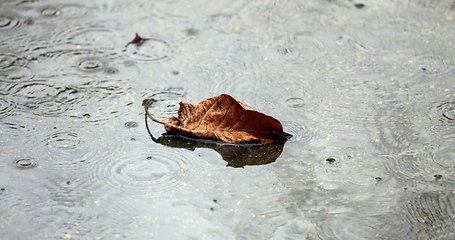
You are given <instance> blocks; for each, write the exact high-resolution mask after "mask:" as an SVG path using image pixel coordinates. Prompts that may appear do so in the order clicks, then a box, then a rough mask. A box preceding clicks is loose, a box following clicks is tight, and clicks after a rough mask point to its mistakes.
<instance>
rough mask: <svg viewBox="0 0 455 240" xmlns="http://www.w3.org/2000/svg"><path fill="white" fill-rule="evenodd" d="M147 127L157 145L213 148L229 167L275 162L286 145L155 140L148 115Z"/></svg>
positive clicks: (175, 137)
mask: <svg viewBox="0 0 455 240" xmlns="http://www.w3.org/2000/svg"><path fill="white" fill-rule="evenodd" d="M145 126H146V128H147V131H148V133H149V135H150V137H151V138H152V140H153V141H154V142H156V143H159V144H162V145H165V146H170V147H176V148H185V149H188V150H190V151H194V150H195V149H196V148H211V149H213V150H215V151H216V152H218V153H219V154H220V155H221V157H222V158H223V160H224V161H226V162H227V163H228V164H227V166H229V167H234V168H238V167H244V166H246V165H264V164H269V163H272V162H274V161H275V160H276V159H277V158H278V157H279V156H280V155H281V152H282V151H283V147H284V143H279V142H274V143H269V144H265V145H261V144H253V143H243V144H232V143H224V142H219V141H213V140H201V139H192V138H189V137H183V136H180V135H170V134H166V133H164V134H162V135H161V136H160V137H158V138H155V137H154V136H153V135H152V133H151V131H150V129H149V126H148V122H147V115H146V116H145Z"/></svg>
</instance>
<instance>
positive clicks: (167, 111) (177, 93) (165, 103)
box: [146, 87, 187, 119]
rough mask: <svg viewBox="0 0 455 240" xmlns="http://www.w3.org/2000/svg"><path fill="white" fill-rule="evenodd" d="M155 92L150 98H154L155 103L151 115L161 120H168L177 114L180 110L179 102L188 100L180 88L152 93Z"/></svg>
mask: <svg viewBox="0 0 455 240" xmlns="http://www.w3.org/2000/svg"><path fill="white" fill-rule="evenodd" d="M151 92H153V93H152V95H151V96H150V97H148V95H147V96H146V97H147V98H153V99H154V100H155V102H153V103H152V106H149V107H152V109H150V110H149V111H150V113H151V114H152V115H153V116H154V117H156V118H159V119H167V118H170V117H172V116H174V115H176V114H177V112H178V110H179V107H180V105H179V102H181V101H184V100H187V94H186V92H185V91H184V90H183V88H180V87H171V88H167V89H164V90H161V91H151Z"/></svg>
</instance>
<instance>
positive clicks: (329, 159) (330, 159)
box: [325, 157, 336, 164]
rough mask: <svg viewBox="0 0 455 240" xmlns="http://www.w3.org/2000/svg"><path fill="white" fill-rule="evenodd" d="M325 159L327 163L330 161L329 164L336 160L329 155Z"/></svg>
mask: <svg viewBox="0 0 455 240" xmlns="http://www.w3.org/2000/svg"><path fill="white" fill-rule="evenodd" d="M325 161H326V162H328V163H330V164H334V163H335V161H336V159H335V158H333V157H329V158H327V159H326V160H325Z"/></svg>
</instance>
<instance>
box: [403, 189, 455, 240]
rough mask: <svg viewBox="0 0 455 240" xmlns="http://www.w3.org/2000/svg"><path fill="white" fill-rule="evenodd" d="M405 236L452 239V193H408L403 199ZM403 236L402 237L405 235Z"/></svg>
mask: <svg viewBox="0 0 455 240" xmlns="http://www.w3.org/2000/svg"><path fill="white" fill-rule="evenodd" d="M402 203H403V212H402V213H403V215H402V216H403V217H404V218H405V219H404V221H399V222H401V223H404V225H407V226H410V228H409V229H408V232H406V235H405V236H407V237H411V238H416V239H443V238H444V239H453V238H454V237H455V233H454V232H455V227H454V226H455V225H454V224H453V223H454V222H455V198H454V195H453V194H443V193H438V192H424V193H415V194H409V195H408V196H406V197H405V198H404V199H403V201H402ZM405 236H403V237H405Z"/></svg>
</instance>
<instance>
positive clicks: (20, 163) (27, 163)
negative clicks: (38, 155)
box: [15, 158, 36, 169]
mask: <svg viewBox="0 0 455 240" xmlns="http://www.w3.org/2000/svg"><path fill="white" fill-rule="evenodd" d="M15 164H16V167H17V168H20V169H26V168H34V167H35V166H36V163H35V162H34V161H33V159H31V158H21V159H18V160H16V161H15Z"/></svg>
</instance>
